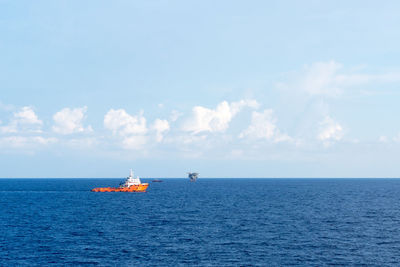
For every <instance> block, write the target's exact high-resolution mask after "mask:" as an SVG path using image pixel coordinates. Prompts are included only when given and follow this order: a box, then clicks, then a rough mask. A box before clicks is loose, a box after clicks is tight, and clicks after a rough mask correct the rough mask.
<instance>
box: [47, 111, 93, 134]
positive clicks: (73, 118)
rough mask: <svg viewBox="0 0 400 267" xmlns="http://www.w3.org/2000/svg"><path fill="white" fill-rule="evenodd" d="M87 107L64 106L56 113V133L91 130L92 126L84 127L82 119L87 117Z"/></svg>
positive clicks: (54, 118) (54, 129)
mask: <svg viewBox="0 0 400 267" xmlns="http://www.w3.org/2000/svg"><path fill="white" fill-rule="evenodd" d="M86 110H87V107H82V108H74V109H70V108H64V109H62V110H60V111H59V112H57V113H56V114H54V116H53V120H54V123H55V124H54V126H53V127H52V129H53V131H54V132H55V133H59V134H72V133H80V132H91V131H92V127H91V126H88V127H87V128H84V127H83V123H82V121H83V120H84V119H85V113H86Z"/></svg>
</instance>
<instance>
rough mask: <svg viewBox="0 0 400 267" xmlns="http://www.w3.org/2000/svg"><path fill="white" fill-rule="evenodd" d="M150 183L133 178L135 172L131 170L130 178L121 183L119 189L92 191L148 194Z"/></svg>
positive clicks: (103, 188)
mask: <svg viewBox="0 0 400 267" xmlns="http://www.w3.org/2000/svg"><path fill="white" fill-rule="evenodd" d="M148 186H149V184H148V183H142V182H141V181H140V178H139V176H136V178H134V177H133V171H132V170H131V172H130V174H129V177H127V178H126V180H125V182H124V183H121V184H120V186H119V187H97V188H94V189H92V191H93V192H146V189H147V187H148Z"/></svg>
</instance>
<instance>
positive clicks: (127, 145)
mask: <svg viewBox="0 0 400 267" xmlns="http://www.w3.org/2000/svg"><path fill="white" fill-rule="evenodd" d="M147 139H148V137H147V136H144V135H134V136H129V137H125V138H123V140H122V145H123V148H124V149H133V150H138V149H143V148H144V146H145V145H146V144H147Z"/></svg>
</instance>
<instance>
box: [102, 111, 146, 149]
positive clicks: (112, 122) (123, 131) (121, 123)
mask: <svg viewBox="0 0 400 267" xmlns="http://www.w3.org/2000/svg"><path fill="white" fill-rule="evenodd" d="M104 127H105V128H106V129H108V130H111V131H112V133H113V134H114V135H116V136H118V137H119V138H121V145H122V147H123V148H124V149H141V148H142V147H143V146H144V145H145V144H146V143H147V139H148V138H147V136H146V134H147V132H148V129H147V126H146V118H145V117H143V112H140V113H139V114H138V115H137V116H132V115H129V114H128V113H127V112H126V111H125V110H124V109H117V110H114V109H110V110H109V111H108V112H107V114H106V115H105V116H104Z"/></svg>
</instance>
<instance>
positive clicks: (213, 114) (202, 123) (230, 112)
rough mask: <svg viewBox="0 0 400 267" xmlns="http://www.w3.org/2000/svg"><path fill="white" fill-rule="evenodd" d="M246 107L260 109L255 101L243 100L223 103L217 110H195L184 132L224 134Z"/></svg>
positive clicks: (202, 108) (183, 128) (184, 127)
mask: <svg viewBox="0 0 400 267" xmlns="http://www.w3.org/2000/svg"><path fill="white" fill-rule="evenodd" d="M244 107H250V108H258V107H259V104H258V103H257V101H255V100H241V101H239V102H233V103H230V104H229V103H228V102H227V101H223V102H221V103H219V104H218V105H217V107H216V108H215V109H208V108H205V107H202V106H196V107H194V108H193V114H192V117H191V118H189V119H188V120H187V121H186V122H185V124H184V125H183V127H182V130H183V131H186V132H192V133H194V134H196V133H200V132H223V131H225V130H226V129H228V127H229V123H230V122H231V120H232V119H233V118H234V117H235V116H236V115H237V113H239V112H240V110H241V109H242V108H244Z"/></svg>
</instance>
